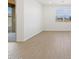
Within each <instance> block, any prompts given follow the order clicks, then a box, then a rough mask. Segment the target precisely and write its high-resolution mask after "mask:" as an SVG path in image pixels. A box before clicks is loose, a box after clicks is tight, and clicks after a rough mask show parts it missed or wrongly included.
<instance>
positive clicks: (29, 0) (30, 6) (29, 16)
mask: <svg viewBox="0 0 79 59" xmlns="http://www.w3.org/2000/svg"><path fill="white" fill-rule="evenodd" d="M41 31H42V5H41V4H39V3H38V2H37V1H35V0H24V39H25V40H27V39H29V38H31V37H32V36H34V35H36V34H38V33H40V32H41Z"/></svg>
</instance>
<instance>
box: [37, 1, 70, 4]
mask: <svg viewBox="0 0 79 59" xmlns="http://www.w3.org/2000/svg"><path fill="white" fill-rule="evenodd" d="M37 1H38V2H40V3H42V4H45V5H51V4H53V5H54V4H57V5H58V4H71V0H37Z"/></svg>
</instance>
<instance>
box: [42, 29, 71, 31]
mask: <svg viewBox="0 0 79 59" xmlns="http://www.w3.org/2000/svg"><path fill="white" fill-rule="evenodd" d="M43 31H71V30H52V29H47V30H43Z"/></svg>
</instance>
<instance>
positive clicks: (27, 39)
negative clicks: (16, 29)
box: [24, 31, 42, 41]
mask: <svg viewBox="0 0 79 59" xmlns="http://www.w3.org/2000/svg"><path fill="white" fill-rule="evenodd" d="M41 32H42V31H39V32H37V33H35V34H33V35H31V36H29V37H27V38H25V39H24V41H26V40H29V39H31V38H32V37H34V36H35V35H37V34H39V33H41Z"/></svg>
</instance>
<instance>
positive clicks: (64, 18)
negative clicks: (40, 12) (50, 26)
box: [56, 7, 71, 22]
mask: <svg viewBox="0 0 79 59" xmlns="http://www.w3.org/2000/svg"><path fill="white" fill-rule="evenodd" d="M56 21H58V22H70V21H71V8H70V7H60V8H57V10H56Z"/></svg>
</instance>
